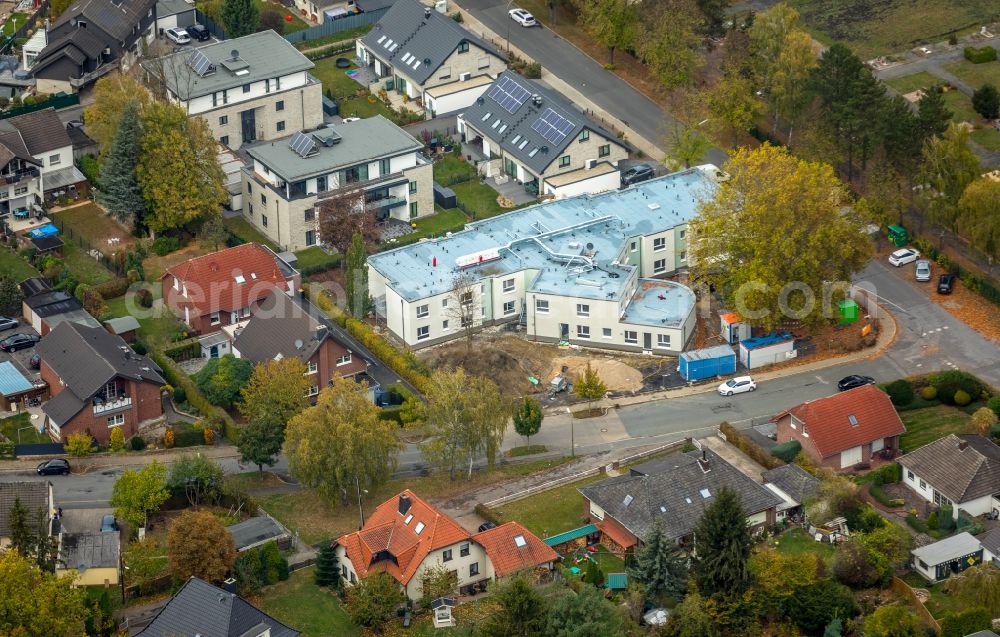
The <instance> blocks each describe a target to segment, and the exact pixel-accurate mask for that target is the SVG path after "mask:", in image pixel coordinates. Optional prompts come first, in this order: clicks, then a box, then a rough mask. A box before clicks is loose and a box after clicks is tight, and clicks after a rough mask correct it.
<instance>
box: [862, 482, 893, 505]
mask: <svg viewBox="0 0 1000 637" xmlns="http://www.w3.org/2000/svg"><path fill="white" fill-rule="evenodd" d="M868 492H869V493H871V494H872V497H873V498H875V499H876V500H877V501H878V502H879V503H880V504H881V505H882V506H885V507H894V506H895V504H894V502H895V500H893V499H892V498H890V497H889V494H888V493H886V492H885V491H884V490H883V489H882V486H881V485H879V484H872V486H871V488H869V490H868Z"/></svg>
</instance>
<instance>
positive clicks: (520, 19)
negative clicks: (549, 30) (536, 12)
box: [507, 9, 538, 27]
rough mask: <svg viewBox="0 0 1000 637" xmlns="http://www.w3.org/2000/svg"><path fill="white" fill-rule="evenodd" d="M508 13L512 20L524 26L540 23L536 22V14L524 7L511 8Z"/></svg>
mask: <svg viewBox="0 0 1000 637" xmlns="http://www.w3.org/2000/svg"><path fill="white" fill-rule="evenodd" d="M507 15H509V16H510V19H511V20H513V21H514V22H517V23H518V24H520V25H521V26H522V27H533V26H535V25H536V24H538V23H537V22H535V16H533V15H531V14H530V13H528V12H527V11H525V10H524V9H511V10H510V11H508V12H507Z"/></svg>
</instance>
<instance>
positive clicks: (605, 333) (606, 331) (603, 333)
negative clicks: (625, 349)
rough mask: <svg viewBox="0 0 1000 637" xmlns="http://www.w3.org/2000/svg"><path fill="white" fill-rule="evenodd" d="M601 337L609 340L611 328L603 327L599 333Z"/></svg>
mask: <svg viewBox="0 0 1000 637" xmlns="http://www.w3.org/2000/svg"><path fill="white" fill-rule="evenodd" d="M601 336H602V337H604V338H611V328H610V327H605V328H604V329H603V330H602V331H601Z"/></svg>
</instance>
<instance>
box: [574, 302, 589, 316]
mask: <svg viewBox="0 0 1000 637" xmlns="http://www.w3.org/2000/svg"><path fill="white" fill-rule="evenodd" d="M576 315H577V316H590V305H588V304H586V303H577V304H576Z"/></svg>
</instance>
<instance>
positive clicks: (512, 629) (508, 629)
mask: <svg viewBox="0 0 1000 637" xmlns="http://www.w3.org/2000/svg"><path fill="white" fill-rule="evenodd" d="M490 590H491V591H492V593H491V594H490V599H491V600H493V601H495V602H497V604H499V606H500V608H499V609H497V610H496V611H494V612H493V613H491V614H490V615H488V616H487V617H486V619H485V620H484V621H483V623H482V624H480V625H479V634H480V635H482V636H483V637H534V636H535V635H540V634H541V633H542V628H544V626H545V616H546V602H545V598H544V597H542V596H541V595H540V594H539V593H538V591H536V590H535V589H534V588H532V587H531V584H529V583H527V582H526V581H524V578H521V577H518V578H516V579H514V580H512V581H510V582H506V583H502V584H497V585H495V586H493V587H491V588H490Z"/></svg>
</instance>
